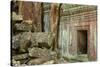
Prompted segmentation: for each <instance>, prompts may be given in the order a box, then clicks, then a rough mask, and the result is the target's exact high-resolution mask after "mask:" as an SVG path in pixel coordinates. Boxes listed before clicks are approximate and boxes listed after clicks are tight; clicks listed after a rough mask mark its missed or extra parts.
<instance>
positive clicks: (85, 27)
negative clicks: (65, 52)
mask: <svg viewBox="0 0 100 67" xmlns="http://www.w3.org/2000/svg"><path fill="white" fill-rule="evenodd" d="M75 27H76V46H77V55H79V54H78V40H77V39H78V38H77V36H78V35H77V34H78V32H77V31H78V30H87V53H86V55H87V56H89V46H90V29H89V28H90V26H89V25H85V26H75ZM81 55H82V54H81Z"/></svg>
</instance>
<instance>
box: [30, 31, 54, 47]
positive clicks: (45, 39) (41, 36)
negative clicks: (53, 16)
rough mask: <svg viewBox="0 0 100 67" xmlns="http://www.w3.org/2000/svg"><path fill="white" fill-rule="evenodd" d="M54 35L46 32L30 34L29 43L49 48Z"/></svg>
mask: <svg viewBox="0 0 100 67" xmlns="http://www.w3.org/2000/svg"><path fill="white" fill-rule="evenodd" d="M54 36H55V35H54V34H53V33H46V32H38V33H37V32H36V33H32V38H31V42H32V43H34V40H35V41H36V44H38V46H39V47H45V48H50V47H51V46H52V45H53V42H54Z"/></svg>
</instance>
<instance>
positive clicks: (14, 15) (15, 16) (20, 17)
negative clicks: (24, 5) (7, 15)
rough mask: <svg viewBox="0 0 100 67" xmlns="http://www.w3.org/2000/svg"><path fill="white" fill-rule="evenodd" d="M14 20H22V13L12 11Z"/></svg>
mask: <svg viewBox="0 0 100 67" xmlns="http://www.w3.org/2000/svg"><path fill="white" fill-rule="evenodd" d="M12 20H13V21H22V20H23V17H22V15H17V14H16V13H15V12H12Z"/></svg>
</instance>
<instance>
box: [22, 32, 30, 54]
mask: <svg viewBox="0 0 100 67" xmlns="http://www.w3.org/2000/svg"><path fill="white" fill-rule="evenodd" d="M30 39H31V32H24V33H22V34H21V37H20V51H21V52H26V51H27V49H28V48H29V47H30V45H31V42H30Z"/></svg>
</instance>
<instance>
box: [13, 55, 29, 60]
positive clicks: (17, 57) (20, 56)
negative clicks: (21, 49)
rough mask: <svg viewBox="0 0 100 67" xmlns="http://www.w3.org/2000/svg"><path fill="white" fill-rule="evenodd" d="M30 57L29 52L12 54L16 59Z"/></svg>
mask: <svg viewBox="0 0 100 67" xmlns="http://www.w3.org/2000/svg"><path fill="white" fill-rule="evenodd" d="M28 57H29V54H28V53H25V54H19V55H15V56H12V58H13V59H14V60H22V59H27V58H28Z"/></svg>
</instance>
